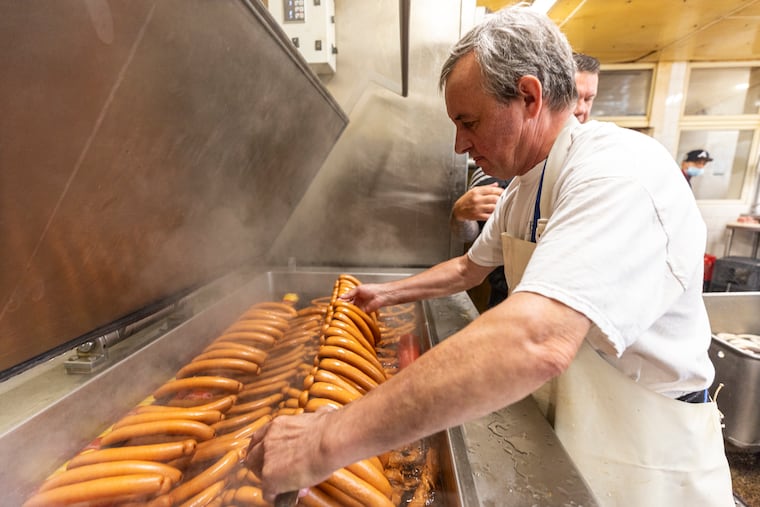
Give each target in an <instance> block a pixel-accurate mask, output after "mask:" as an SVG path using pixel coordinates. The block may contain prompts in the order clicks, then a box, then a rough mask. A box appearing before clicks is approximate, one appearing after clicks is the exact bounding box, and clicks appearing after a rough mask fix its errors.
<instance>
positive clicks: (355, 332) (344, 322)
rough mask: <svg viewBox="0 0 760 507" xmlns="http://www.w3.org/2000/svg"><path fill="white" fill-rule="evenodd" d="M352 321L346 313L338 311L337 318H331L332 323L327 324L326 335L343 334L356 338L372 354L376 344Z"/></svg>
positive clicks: (343, 335)
mask: <svg viewBox="0 0 760 507" xmlns="http://www.w3.org/2000/svg"><path fill="white" fill-rule="evenodd" d="M348 321H351V317H349V316H348V315H346V314H345V313H340V312H339V313H337V314H336V316H335V318H333V319H332V320H330V324H329V325H327V326H325V328H324V331H323V332H324V335H325V336H342V337H345V338H348V339H354V340H356V341H358V342H359V343H360V344H361V345H362V346H363V347H364V348H365V349H366V350H367V352H369V353H370V354H374V353H375V346H374V345H373V344H370V342H369V341H368V340H367V338H365V336H364V335H363V334H362V332H361V331H360V330H359V328H358V327H356V326H355V325H354V323H353V321H351V322H348Z"/></svg>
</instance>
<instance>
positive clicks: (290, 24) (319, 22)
mask: <svg viewBox="0 0 760 507" xmlns="http://www.w3.org/2000/svg"><path fill="white" fill-rule="evenodd" d="M268 9H269V12H271V13H272V16H273V17H274V18H275V20H277V22H278V23H280V26H282V28H283V30H285V33H286V34H288V37H290V40H291V41H292V42H293V45H294V46H295V47H297V48H298V50H299V51H300V52H301V54H302V55H303V57H304V59H306V61H307V62H308V64H309V66H310V67H311V69H312V70H313V71H314V72H315V73H316V74H320V75H331V74H334V73H335V69H336V61H337V53H338V49H337V47H336V45H335V1H334V0H269V4H268Z"/></svg>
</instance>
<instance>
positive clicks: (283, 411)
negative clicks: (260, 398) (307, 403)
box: [276, 407, 304, 416]
mask: <svg viewBox="0 0 760 507" xmlns="http://www.w3.org/2000/svg"><path fill="white" fill-rule="evenodd" d="M303 413H304V409H303V408H302V407H294V408H289V407H284V408H279V409H277V414H276V415H277V416H280V415H298V414H303Z"/></svg>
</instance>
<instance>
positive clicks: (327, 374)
mask: <svg viewBox="0 0 760 507" xmlns="http://www.w3.org/2000/svg"><path fill="white" fill-rule="evenodd" d="M314 380H315V381H317V382H328V383H330V384H335V385H337V386H340V387H342V388H343V389H346V390H347V391H348V392H350V393H355V394H356V395H358V396H361V395H363V394H366V392H367V390H366V389H364V388H362V387H360V386H358V385H357V384H356V383H355V382H351V381H350V380H348V379H347V378H345V377H341V376H340V375H336V374H335V373H333V372H331V371H328V370H317V372H316V373H315V374H314ZM312 383H313V382H312Z"/></svg>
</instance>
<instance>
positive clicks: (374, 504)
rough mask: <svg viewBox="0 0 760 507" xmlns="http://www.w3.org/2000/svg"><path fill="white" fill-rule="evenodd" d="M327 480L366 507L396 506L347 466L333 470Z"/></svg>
mask: <svg viewBox="0 0 760 507" xmlns="http://www.w3.org/2000/svg"><path fill="white" fill-rule="evenodd" d="M326 482H327V483H328V484H330V485H332V486H335V487H336V488H338V489H339V490H341V491H343V492H344V493H346V494H347V495H349V496H351V497H352V498H354V499H356V500H358V501H359V502H360V503H361V505H364V506H365V507H394V505H393V503H392V502H391V501H390V499H389V498H388V497H386V496H385V495H384V494H383V493H381V492H380V491H378V490H377V488H375V487H374V486H372V485H371V484H370V483H368V482H367V481H365V480H363V479H360V478H359V477H357V476H356V475H355V474H353V473H352V472H350V471H349V470H348V469H346V468H341V469H340V470H336V471H335V472H333V474H332V475H331V476H330V477H329V478H328V479H327V481H326Z"/></svg>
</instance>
